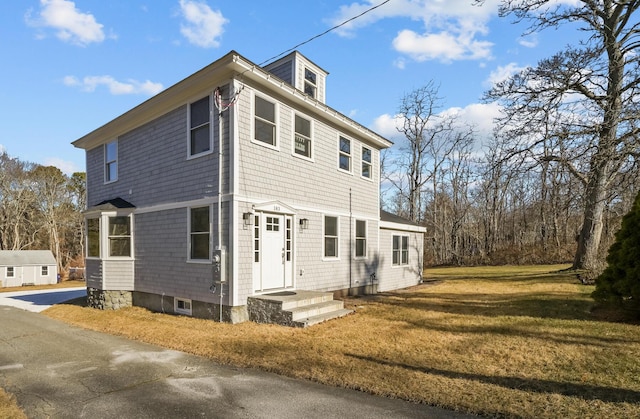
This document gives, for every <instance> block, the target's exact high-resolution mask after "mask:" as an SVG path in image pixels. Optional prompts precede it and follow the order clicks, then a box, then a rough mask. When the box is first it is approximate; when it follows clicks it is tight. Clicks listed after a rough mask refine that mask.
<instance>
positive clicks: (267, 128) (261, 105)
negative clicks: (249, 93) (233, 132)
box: [253, 96, 276, 146]
mask: <svg viewBox="0 0 640 419" xmlns="http://www.w3.org/2000/svg"><path fill="white" fill-rule="evenodd" d="M253 138H254V139H255V140H257V141H260V142H263V143H265V144H269V145H272V146H275V145H276V105H275V103H271V102H269V101H268V100H266V99H263V98H261V97H260V96H256V97H255V121H254V134H253Z"/></svg>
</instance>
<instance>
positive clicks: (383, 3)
mask: <svg viewBox="0 0 640 419" xmlns="http://www.w3.org/2000/svg"><path fill="white" fill-rule="evenodd" d="M390 1H391V0H385V1H383V2H382V3H380V4H378V5H376V6H373V7H371V8H369V9H367V10H365V11H364V12H362V13H360V14H359V15H357V16H354V17H352V18H351V19H347V20H345V21H344V22H342V23H340V24H339V25H336V26H334V27H333V28H330V29H327V30H326V31H324V32H322V33H321V34H318V35H316V36H314V37H312V38H309V39H307V40H306V41H304V42H301V43H299V44H298V45H296V46H294V47H292V48H289V49H288V50H286V51H284V52H281V53H280V54H278V55H276V56H274V57H271V58H269V59H268V60H265V61H263V62H261V63H260V64H258V65H259V66H260V67H262V66H264V65H265V64H266V63H268V62H269V61H272V60H275V59H276V58H280V57H282V56H283V55H285V54H288V53H289V52H291V51H294V50H296V49H297V48H298V47H301V46H302V45H304V44H308V43H309V42H311V41H313V40H314V39H318V38H320V37H321V36H324V35H326V34H328V33H329V32H331V31H334V30H336V29H338V28H340V27H342V26H344V25H346V24H347V23H349V22H353V21H354V20H356V19H358V18H360V17H362V16H364V15H366V14H367V13H369V12H371V11H373V10H375V9H377V8H378V7H380V6H384V5H385V4H387V3H389V2H390Z"/></svg>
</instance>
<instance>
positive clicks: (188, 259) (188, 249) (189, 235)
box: [186, 205, 213, 264]
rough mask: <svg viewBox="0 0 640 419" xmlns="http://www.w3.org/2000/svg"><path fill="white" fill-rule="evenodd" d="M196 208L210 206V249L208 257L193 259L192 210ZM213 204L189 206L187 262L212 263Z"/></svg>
mask: <svg viewBox="0 0 640 419" xmlns="http://www.w3.org/2000/svg"><path fill="white" fill-rule="evenodd" d="M196 208H208V209H209V251H208V252H207V258H206V259H191V210H192V209H196ZM212 227H213V206H212V205H200V206H193V207H187V260H186V261H187V263H207V264H209V263H211V256H212V253H213V252H212V250H213V237H212V236H213V228H212Z"/></svg>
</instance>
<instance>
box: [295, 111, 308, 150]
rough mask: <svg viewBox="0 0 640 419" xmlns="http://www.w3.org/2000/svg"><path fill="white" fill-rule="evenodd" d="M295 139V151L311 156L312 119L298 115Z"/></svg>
mask: <svg viewBox="0 0 640 419" xmlns="http://www.w3.org/2000/svg"><path fill="white" fill-rule="evenodd" d="M295 119H296V122H295V131H296V132H295V141H294V149H293V151H294V152H295V153H296V154H299V155H301V156H305V157H309V158H311V121H309V120H308V119H305V118H302V117H300V116H298V115H296V118H295Z"/></svg>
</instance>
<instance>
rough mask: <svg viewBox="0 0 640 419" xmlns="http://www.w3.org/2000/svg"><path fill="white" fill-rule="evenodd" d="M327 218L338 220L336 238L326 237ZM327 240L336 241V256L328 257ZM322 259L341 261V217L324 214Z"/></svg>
mask: <svg viewBox="0 0 640 419" xmlns="http://www.w3.org/2000/svg"><path fill="white" fill-rule="evenodd" d="M327 218H335V219H336V235H335V236H327V235H326V222H327ZM327 238H335V241H336V245H335V248H336V254H335V256H327V255H326V250H327V249H326V239H327ZM322 259H323V260H340V217H339V216H337V215H332V214H324V215H323V216H322Z"/></svg>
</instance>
